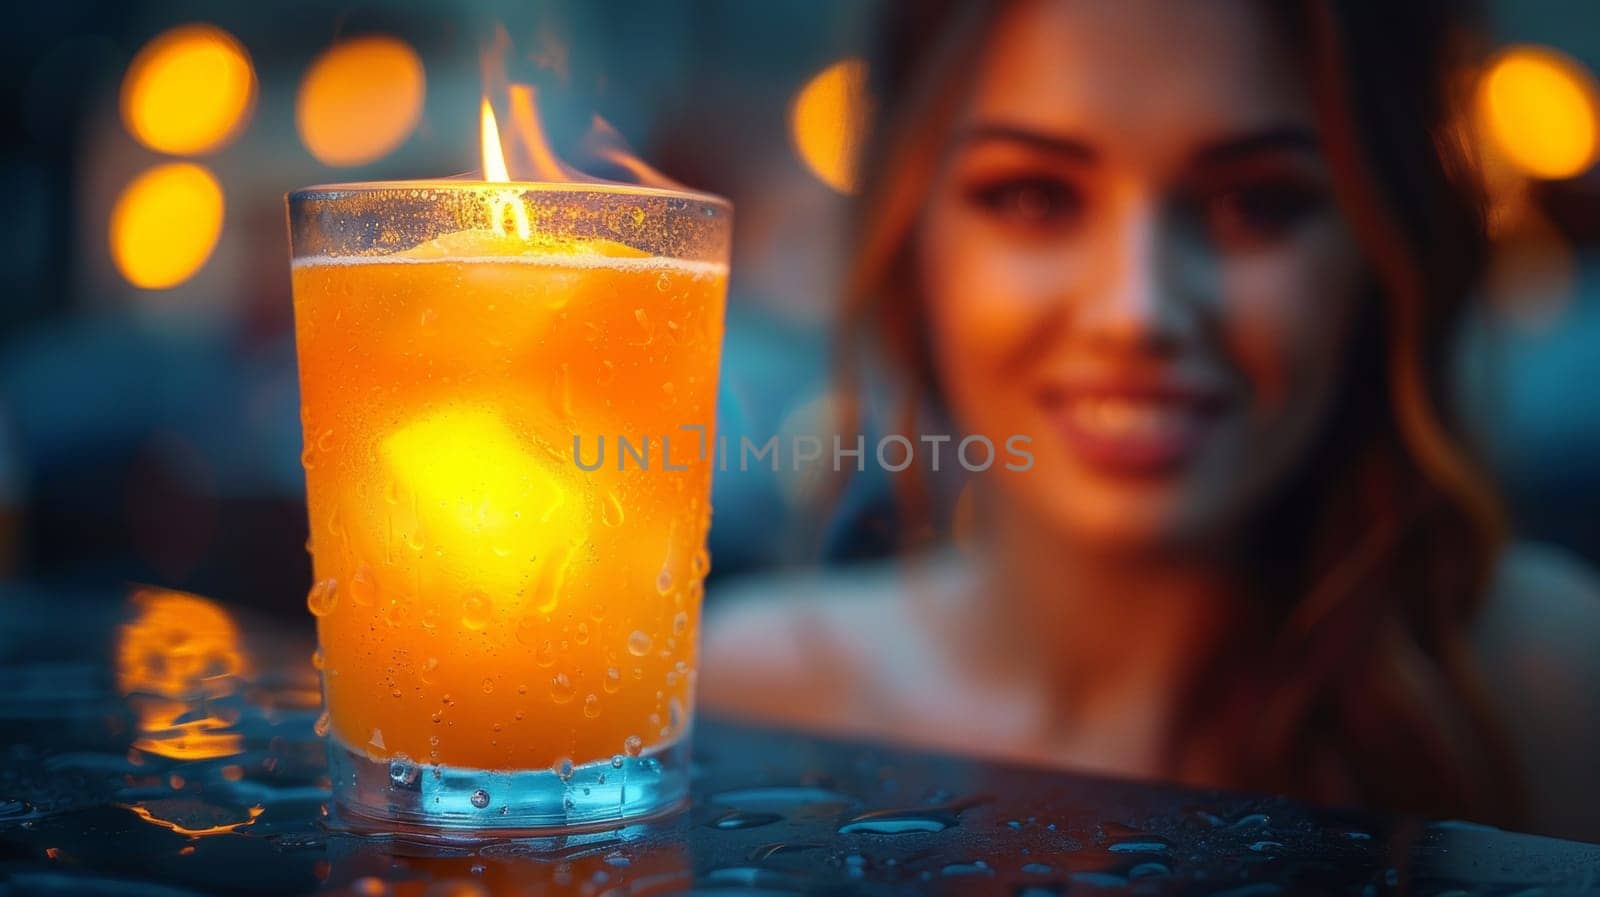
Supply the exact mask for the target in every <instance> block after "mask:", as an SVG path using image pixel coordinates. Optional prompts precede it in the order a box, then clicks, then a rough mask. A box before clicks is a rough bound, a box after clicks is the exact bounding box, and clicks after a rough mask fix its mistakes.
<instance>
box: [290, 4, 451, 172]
mask: <svg viewBox="0 0 1600 897" xmlns="http://www.w3.org/2000/svg"><path fill="white" fill-rule="evenodd" d="M425 88H426V79H425V76H424V74H423V70H422V59H421V58H420V57H419V56H417V53H416V51H415V50H413V49H411V47H410V45H408V44H406V43H405V42H404V41H402V40H399V39H398V38H393V37H384V36H369V37H359V38H354V39H351V40H348V41H344V42H343V43H340V44H337V45H335V46H333V47H331V48H330V49H329V50H328V51H327V52H325V53H323V54H322V56H320V57H318V59H317V60H316V61H315V62H313V63H312V64H311V68H309V69H308V70H307V71H306V76H305V79H304V80H303V81H301V82H300V95H299V97H298V98H297V99H296V101H295V124H296V126H297V127H298V128H299V129H300V139H301V141H302V142H304V143H305V145H306V149H307V150H310V151H311V155H313V156H315V157H316V158H317V161H319V162H322V163H323V164H324V165H334V166H350V165H365V164H366V163H368V162H372V161H374V160H376V159H381V158H383V157H384V156H386V155H388V154H389V153H390V152H392V151H393V150H394V149H395V147H397V146H399V145H400V144H401V143H404V142H405V139H406V138H407V137H410V136H411V132H412V131H414V130H416V127H417V122H418V121H419V120H420V119H421V118H422V101H423V94H424V92H425Z"/></svg>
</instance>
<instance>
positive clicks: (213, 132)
mask: <svg viewBox="0 0 1600 897" xmlns="http://www.w3.org/2000/svg"><path fill="white" fill-rule="evenodd" d="M255 94H256V74H255V70H254V69H252V68H251V66H250V56H249V54H247V53H246V52H245V50H244V47H243V46H242V45H241V44H240V43H239V42H238V41H237V40H235V39H234V37H233V35H231V34H229V33H228V32H226V31H223V30H222V29H220V28H217V27H214V26H211V25H184V26H181V27H178V28H174V29H172V30H170V31H166V32H163V33H162V34H160V35H157V36H156V37H155V39H153V40H151V41H150V43H148V44H145V46H144V49H142V50H140V51H139V55H138V56H136V57H134V60H133V64H132V65H130V66H128V73H127V75H126V76H124V78H123V80H122V122H123V124H124V125H125V126H126V127H127V129H128V133H130V134H132V135H133V136H134V137H135V138H136V139H137V140H138V141H139V142H140V143H143V144H144V145H145V146H148V147H150V148H151V149H153V150H156V151H158V152H163V153H172V154H174V155H193V154H195V153H205V152H210V151H212V150H215V149H218V148H220V147H221V146H223V145H224V144H226V143H227V142H228V141H229V140H231V139H232V138H233V137H235V136H236V135H237V134H238V133H239V131H240V130H241V129H242V128H243V125H244V123H245V121H246V120H248V118H249V113H250V107H251V104H252V103H253V102H254V100H255Z"/></svg>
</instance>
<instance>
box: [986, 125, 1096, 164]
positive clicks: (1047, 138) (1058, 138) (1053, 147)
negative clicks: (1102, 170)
mask: <svg viewBox="0 0 1600 897" xmlns="http://www.w3.org/2000/svg"><path fill="white" fill-rule="evenodd" d="M954 142H955V144H956V145H957V146H961V147H972V146H977V145H980V144H984V143H1012V144H1021V145H1023V146H1026V147H1027V148H1029V149H1032V150H1035V151H1038V152H1044V153H1049V154H1051V155H1054V156H1062V157H1064V158H1066V159H1069V160H1072V161H1075V162H1081V163H1086V164H1087V163H1092V162H1094V161H1096V160H1098V159H1099V158H1100V154H1099V153H1098V152H1096V151H1095V148H1094V147H1092V146H1090V145H1089V144H1088V143H1086V142H1084V141H1082V140H1079V139H1077V138H1075V137H1071V136H1067V135H1064V134H1051V133H1047V132H1044V131H1036V130H1033V129H1032V128H1029V127H1026V126H1024V125H1015V124H1008V123H1005V122H979V123H977V124H972V125H967V126H966V127H963V128H961V129H960V130H958V131H957V132H956V135H955V141H954Z"/></svg>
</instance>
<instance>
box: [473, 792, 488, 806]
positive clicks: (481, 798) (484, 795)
mask: <svg viewBox="0 0 1600 897" xmlns="http://www.w3.org/2000/svg"><path fill="white" fill-rule="evenodd" d="M471 800H472V805H473V806H474V807H477V808H478V809H480V810H481V809H483V808H484V807H487V806H489V792H487V791H485V790H483V789H482V788H479V789H478V790H477V791H474V792H472V798H471Z"/></svg>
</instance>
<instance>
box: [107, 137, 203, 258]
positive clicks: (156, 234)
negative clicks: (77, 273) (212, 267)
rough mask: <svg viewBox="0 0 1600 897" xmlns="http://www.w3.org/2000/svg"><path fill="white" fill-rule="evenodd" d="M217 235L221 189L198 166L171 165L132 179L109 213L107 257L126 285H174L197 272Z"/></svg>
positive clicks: (156, 168)
mask: <svg viewBox="0 0 1600 897" xmlns="http://www.w3.org/2000/svg"><path fill="white" fill-rule="evenodd" d="M221 233H222V186H221V185H220V184H218V183H217V179H216V178H215V177H214V176H213V175H212V174H211V172H210V171H208V170H206V169H205V168H204V167H202V166H200V165H196V164H194V163H192V162H171V163H168V164H165V165H157V166H156V167H154V168H152V169H150V170H148V171H146V172H144V173H143V174H141V175H139V176H138V177H136V178H134V179H133V182H132V183H130V184H129V185H128V186H127V187H126V188H124V189H123V191H122V195H120V196H118V197H117V203H116V205H115V206H113V207H112V210H111V234H110V237H111V258H112V261H114V262H115V263H116V265H117V270H118V271H121V272H122V276H123V277H125V278H127V280H128V282H129V283H131V284H133V285H134V286H137V287H143V288H145V289H147V290H159V289H165V288H167V287H174V286H177V285H178V284H180V283H183V282H184V281H186V280H188V279H189V278H190V277H191V276H193V274H194V273H195V272H196V271H198V270H200V266H201V265H204V264H205V263H206V259H208V258H210V257H211V250H212V249H214V248H216V245H217V237H218V236H219V235H221Z"/></svg>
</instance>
